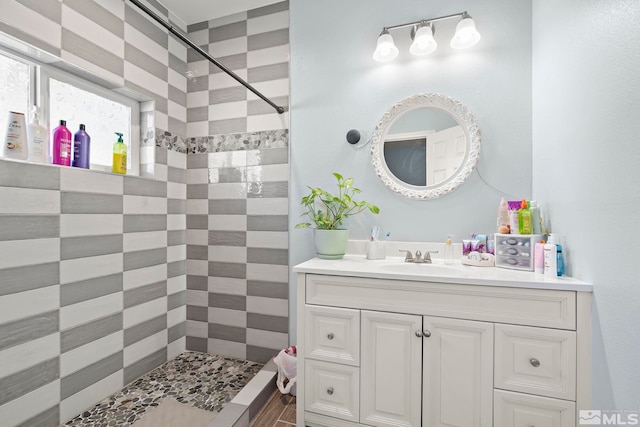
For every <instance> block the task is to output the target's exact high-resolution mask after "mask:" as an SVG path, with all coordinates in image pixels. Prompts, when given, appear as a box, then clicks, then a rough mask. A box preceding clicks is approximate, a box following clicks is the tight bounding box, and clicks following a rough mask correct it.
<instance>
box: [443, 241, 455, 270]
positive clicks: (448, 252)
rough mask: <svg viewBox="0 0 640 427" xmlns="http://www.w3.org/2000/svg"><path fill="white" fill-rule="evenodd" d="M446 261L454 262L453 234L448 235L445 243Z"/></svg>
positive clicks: (448, 262)
mask: <svg viewBox="0 0 640 427" xmlns="http://www.w3.org/2000/svg"><path fill="white" fill-rule="evenodd" d="M444 263H445V264H453V245H452V244H451V235H448V236H447V241H446V242H445V243H444Z"/></svg>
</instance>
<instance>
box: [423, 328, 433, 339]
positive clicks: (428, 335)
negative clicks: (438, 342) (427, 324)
mask: <svg viewBox="0 0 640 427" xmlns="http://www.w3.org/2000/svg"><path fill="white" fill-rule="evenodd" d="M422 336H423V337H426V338H429V337H430V336H431V331H430V330H428V329H425V330H424V332H423V333H422Z"/></svg>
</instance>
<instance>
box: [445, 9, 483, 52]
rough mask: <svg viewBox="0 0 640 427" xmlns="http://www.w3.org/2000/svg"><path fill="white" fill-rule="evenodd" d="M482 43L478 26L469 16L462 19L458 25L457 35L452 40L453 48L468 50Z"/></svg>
mask: <svg viewBox="0 0 640 427" xmlns="http://www.w3.org/2000/svg"><path fill="white" fill-rule="evenodd" d="M479 41H480V33H479V32H478V30H476V24H475V22H473V19H471V17H470V16H469V15H465V16H463V17H462V19H461V20H460V22H458V25H456V33H455V35H454V36H453V38H452V39H451V44H450V45H451V47H452V48H454V49H466V48H468V47H471V46H474V45H475V44H476V43H478V42H479Z"/></svg>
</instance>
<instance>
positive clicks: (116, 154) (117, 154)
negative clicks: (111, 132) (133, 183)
mask: <svg viewBox="0 0 640 427" xmlns="http://www.w3.org/2000/svg"><path fill="white" fill-rule="evenodd" d="M116 135H118V141H117V142H116V143H115V144H113V165H112V167H111V170H112V171H113V172H114V173H119V174H123V175H124V174H126V173H127V145H126V144H125V143H124V141H123V140H122V134H121V133H120V132H116Z"/></svg>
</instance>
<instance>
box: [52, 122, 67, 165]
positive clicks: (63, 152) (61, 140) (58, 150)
mask: <svg viewBox="0 0 640 427" xmlns="http://www.w3.org/2000/svg"><path fill="white" fill-rule="evenodd" d="M71 153H72V150H71V131H70V130H69V129H67V122H66V121H65V120H60V126H58V127H57V128H55V129H54V130H53V153H52V156H51V160H52V163H53V164H54V165H62V166H71Z"/></svg>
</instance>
